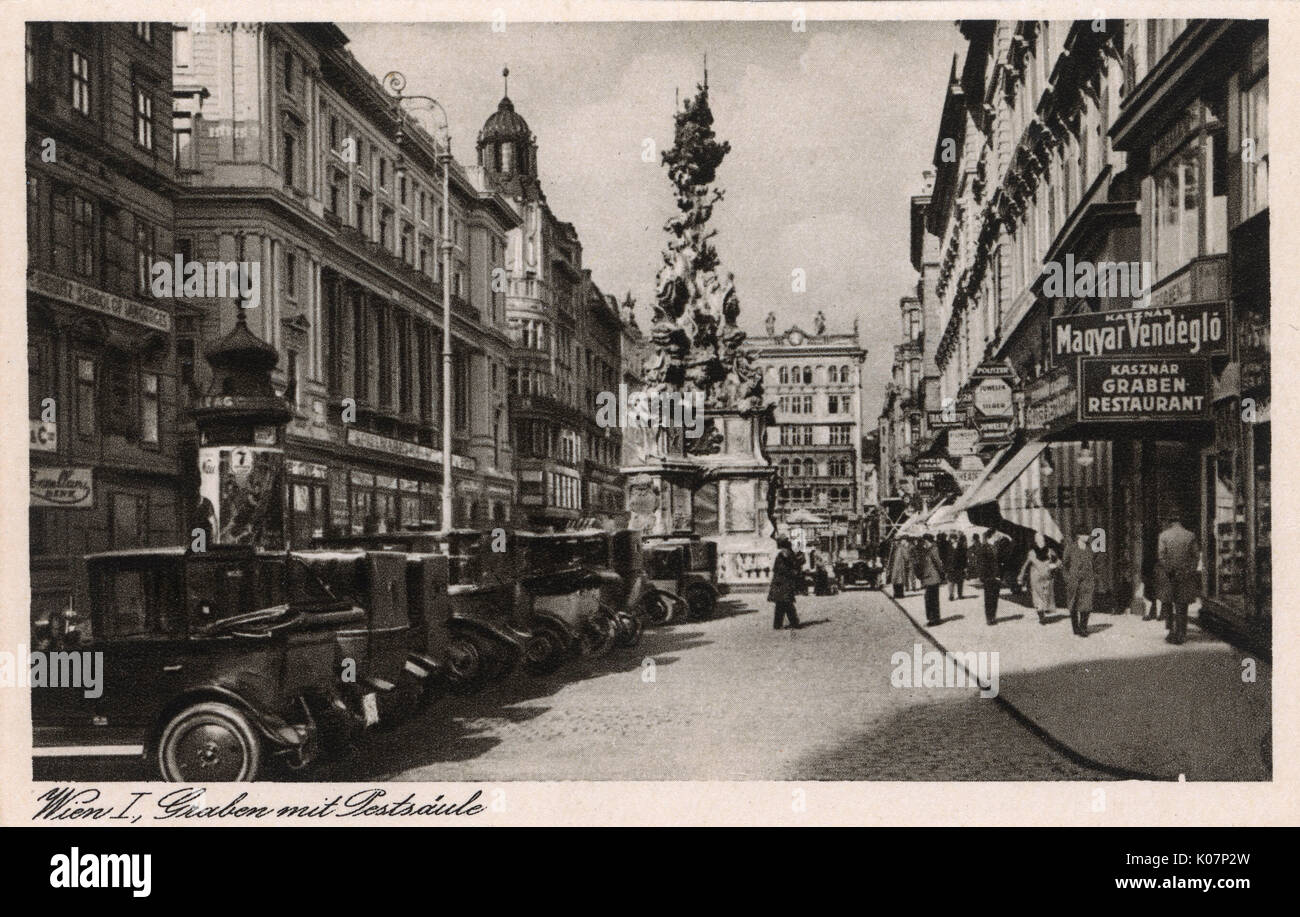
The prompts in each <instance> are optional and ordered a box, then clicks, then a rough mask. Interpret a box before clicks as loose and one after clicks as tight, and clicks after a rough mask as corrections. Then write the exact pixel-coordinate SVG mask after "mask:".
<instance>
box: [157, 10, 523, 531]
mask: <svg viewBox="0 0 1300 917" xmlns="http://www.w3.org/2000/svg"><path fill="white" fill-rule="evenodd" d="M346 45H347V36H346V35H345V34H344V33H343V32H342V31H341V30H340V29H339V28H337V27H336V26H334V25H332V24H329V23H299V24H290V23H238V24H234V23H208V24H207V26H206V28H204V29H202V30H201V31H200V30H195V29H189V28H185V27H184V26H178V31H177V33H176V54H175V59H174V62H173V76H174V80H175V91H176V98H177V102H176V112H175V129H176V132H177V141H176V157H177V170H178V173H179V178H180V181H181V183H182V184H183V185H184V193H183V194H182V196H181V198H180V200H179V202H178V207H177V227H178V228H177V231H176V237H177V238H176V245H175V251H176V253H177V254H178V255H179V256H180V257H182V258H183V259H184V260H185V261H190V260H194V261H197V262H200V263H208V262H213V261H223V262H232V261H233V262H250V263H256V264H258V265H259V267H260V280H261V288H260V303H259V305H258V308H256V309H251V310H249V314H248V323H249V326H250V328H251V329H252V330H253V331H254V333H256V334H257V335H258V336H259V337H261V338H262V339H263V340H265V341H267V342H269V343H270V344H271V345H272V346H273V347H275V348H276V350H277V351H279V353H280V355H281V360H280V364H279V367H278V368H277V370H276V372H275V383H276V386H277V388H278V389H280V390H282V391H284V392H285V393H286V394H287V395H288V397H289V398H290V399H291V400H292V401H293V403H294V405H295V409H296V413H295V416H294V418H293V419H292V420H291V421H290V423H289V427H288V440H287V457H288V471H289V490H290V493H289V501H288V504H289V512H290V513H291V527H290V537H291V540H292V541H293V542H295V543H303V542H305V541H307V540H309V539H310V538H311V537H312V536H313V535H318V534H321V533H325V532H362V531H369V530H385V529H392V528H397V527H402V526H409V525H417V524H425V525H427V524H431V523H439V522H440V521H441V519H440V517H441V479H442V475H441V464H442V462H443V461H444V459H445V457H444V456H443V455H442V450H441V442H442V437H441V424H442V416H441V414H442V410H441V404H442V394H441V384H442V369H441V364H442V360H441V352H442V336H443V334H444V333H446V329H444V328H443V327H442V288H443V285H444V284H450V285H451V287H452V289H451V295H452V308H453V317H452V322H453V326H452V328H451V330H450V333H451V335H452V348H453V352H454V368H453V375H452V381H453V385H454V386H455V390H454V392H453V418H452V422H453V431H452V432H453V450H452V451H453V454H452V456H451V457H450V459H449V460H450V461H451V462H452V471H453V478H454V484H453V486H454V488H455V493H454V494H453V512H454V514H455V515H454V519H453V522H454V524H458V525H461V524H475V525H487V524H492V523H504V522H506V521H507V520H508V519H509V517H510V514H511V507H512V505H513V504H514V497H515V495H514V486H515V480H514V470H515V469H514V456H513V449H512V445H511V441H510V438H509V435H508V421H507V380H508V367H509V365H510V360H511V355H512V341H511V337H510V333H509V325H508V322H507V309H506V295H505V292H504V290H502V289H500V288H499V285H497V286H494V284H493V280H494V276H495V275H494V271H496V270H497V269H498V268H501V267H503V266H504V264H505V252H506V240H507V233H509V232H510V231H512V230H514V229H516V228H517V227H518V225H519V217H518V215H517V214H516V212H515V210H514V209H513V208H512V207H511V206H510V205H509V203H508V202H507V201H506V200H505V198H504V197H502V196H501V195H500V194H499V193H497V192H496V191H495V190H493V189H492V188H490V187H486V186H484V185H481V184H476V183H475V181H474V177H473V176H472V175H471V174H470V173H469V172H468V171H467V170H466V169H465V168H463V167H462V166H461V165H460V164H458V163H455V162H454V161H453V163H452V165H451V174H450V189H451V207H450V209H451V218H450V221H449V222H448V223H446V224H445V225H444V222H443V218H442V199H441V198H442V186H443V181H442V173H441V169H440V167H439V165H438V163H437V155H438V148H437V144H436V142H435V141H434V139H433V137H432V136H430V134H428V133H426V132H425V131H424V130H423V129H422V128H421V127H420V126H419V125H418V124H417V123H416V116H415V115H411V114H408V115H407V116H406V117H405V119H404V120H403V119H400V118H399V112H398V109H397V106H396V104H395V102H394V100H393V98H392V96H390V95H389V94H388V93H386V92H385V91H384V89H383V88H382V87H381V86H380V84H379V82H378V81H377V80H376V79H375V77H374V76H373V75H371V74H370V73H369V72H367V71H366V70H365V69H364V68H363V67H361V66H360V64H359V63H358V62H357V61H356V59H355V58H354V57H353V56H352V55H351V53H350V52H349V51H348V50H347V47H346ZM399 127H401V128H402V130H401V131H400V134H399ZM399 138H400V143H399ZM444 240H446V241H448V242H450V244H451V252H452V261H451V268H450V272H449V274H448V275H447V276H444V275H443V270H442V259H441V256H440V246H441V245H442V243H443V241H444ZM238 308H240V303H239V302H237V301H236V299H235V298H234V297H233V296H225V297H216V298H213V297H199V298H193V299H191V298H187V299H184V300H182V301H178V304H177V309H178V315H177V325H178V327H177V333H178V338H179V341H180V344H179V346H180V375H181V380H180V382H181V390H182V404H183V405H184V403H185V402H186V400H187V399H188V398H189V397H190V393H192V392H194V391H201V390H204V389H205V387H206V382H207V380H206V372H207V368H206V366H205V363H204V361H203V360H202V359H200V358H199V354H200V353H201V350H202V348H203V346H204V344H205V342H208V341H211V340H214V339H216V338H218V337H220V336H221V335H222V334H224V333H225V332H227V331H229V330H230V329H231V328H232V327H233V325H234V321H235V311H236V309H238Z"/></svg>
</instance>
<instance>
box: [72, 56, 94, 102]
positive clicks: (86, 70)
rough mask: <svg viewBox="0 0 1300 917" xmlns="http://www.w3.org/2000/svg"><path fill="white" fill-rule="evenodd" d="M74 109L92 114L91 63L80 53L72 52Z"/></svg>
mask: <svg viewBox="0 0 1300 917" xmlns="http://www.w3.org/2000/svg"><path fill="white" fill-rule="evenodd" d="M72 107H73V109H75V110H76V111H79V112H81V113H82V114H83V115H89V114H90V61H88V60H87V59H86V56H85V55H84V54H82V53H81V52H80V51H73V52H72Z"/></svg>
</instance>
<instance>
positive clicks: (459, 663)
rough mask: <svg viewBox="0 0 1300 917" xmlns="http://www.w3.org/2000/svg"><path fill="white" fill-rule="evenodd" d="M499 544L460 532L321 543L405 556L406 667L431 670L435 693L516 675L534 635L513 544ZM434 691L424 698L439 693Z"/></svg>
mask: <svg viewBox="0 0 1300 917" xmlns="http://www.w3.org/2000/svg"><path fill="white" fill-rule="evenodd" d="M496 541H497V539H496V538H495V537H494V536H493V535H492V533H490V532H480V531H477V530H475V529H454V530H452V531H451V532H448V533H441V532H434V531H401V532H390V533H387V534H372V535H353V536H342V537H336V538H331V539H328V540H323V541H320V542H319V543H320V544H322V545H328V546H330V547H336V548H368V549H371V550H375V551H387V552H396V553H399V554H401V555H403V556H404V563H405V565H406V598H407V603H408V613H409V615H410V618H411V626H412V646H411V654H410V656H409V657H408V664H409V665H412V666H417V667H421V668H425V669H428V670H429V671H430V674H431V678H430V681H429V682H428V686H429V689H430V691H431V690H432V689H434V688H436V687H439V686H446V687H447V688H449V689H451V690H452V691H454V692H456V693H470V692H472V691H476V690H479V689H480V688H482V687H483V686H484V685H485V684H487V683H488V682H491V681H494V680H497V679H500V678H503V677H505V676H506V675H507V674H509V673H510V672H511V671H513V670H514V668H515V666H516V665H517V664H518V662H519V661H520V659H522V658H523V655H524V651H525V647H526V646H527V643H528V640H529V638H530V637H531V633H530V632H529V630H528V627H527V622H526V613H525V612H524V610H523V609H520V608H517V607H516V605H517V602H518V596H517V594H516V591H517V590H516V585H515V566H516V565H515V563H514V560H513V559H512V557H513V545H512V543H511V542H510V540H509V539H508V538H506V537H502V538H501V539H500V542H499V543H494V542H496ZM495 548H500V549H501V550H494V549H495ZM430 691H426V692H425V699H426V700H427V699H429V698H430V697H432V696H433V695H432V693H430Z"/></svg>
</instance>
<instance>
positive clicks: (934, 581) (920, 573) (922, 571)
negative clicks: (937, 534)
mask: <svg viewBox="0 0 1300 917" xmlns="http://www.w3.org/2000/svg"><path fill="white" fill-rule="evenodd" d="M916 575H917V577H918V578H919V579H920V581H921V586H922V587H924V589H925V626H926V627H934V626H935V625H936V624H938V623H940V620H941V619H940V617H939V587H940V586H941V585H942V584H943V580H944V569H943V560H942V558H940V557H939V546H938V545H937V544H935V541H934V536H933V535H931V534H930V533H929V532H926V533H925V534H924V535H922V536H921V544H920V550H919V551H918V552H917V563H916Z"/></svg>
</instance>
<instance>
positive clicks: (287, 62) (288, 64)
mask: <svg viewBox="0 0 1300 917" xmlns="http://www.w3.org/2000/svg"><path fill="white" fill-rule="evenodd" d="M284 91H285V92H293V52H292V51H286V52H284Z"/></svg>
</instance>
